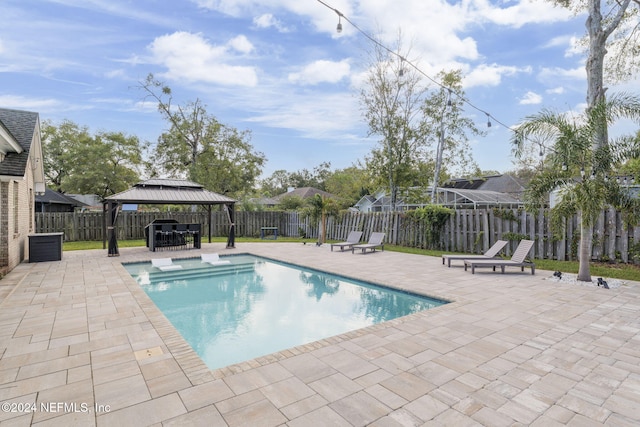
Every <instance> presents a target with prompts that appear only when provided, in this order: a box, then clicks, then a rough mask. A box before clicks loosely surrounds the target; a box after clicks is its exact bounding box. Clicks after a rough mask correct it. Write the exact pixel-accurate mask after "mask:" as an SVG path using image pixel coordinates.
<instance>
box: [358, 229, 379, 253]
mask: <svg viewBox="0 0 640 427" xmlns="http://www.w3.org/2000/svg"><path fill="white" fill-rule="evenodd" d="M383 240H384V233H371V236H370V237H369V241H368V242H367V243H363V244H361V245H353V246H351V253H354V252H355V250H356V249H361V250H362V253H363V254H365V253H367V251H368V250H369V251H371V252H375V251H376V249H378V248H380V250H382V251H384V243H382V241H383Z"/></svg>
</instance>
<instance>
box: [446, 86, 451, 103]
mask: <svg viewBox="0 0 640 427" xmlns="http://www.w3.org/2000/svg"><path fill="white" fill-rule="evenodd" d="M447 107H451V88H449V97H448V99H447Z"/></svg>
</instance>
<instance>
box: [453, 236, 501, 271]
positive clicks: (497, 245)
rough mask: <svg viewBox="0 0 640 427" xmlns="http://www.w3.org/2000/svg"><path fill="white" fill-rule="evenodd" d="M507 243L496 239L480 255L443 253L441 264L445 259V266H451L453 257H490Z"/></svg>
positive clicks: (496, 253)
mask: <svg viewBox="0 0 640 427" xmlns="http://www.w3.org/2000/svg"><path fill="white" fill-rule="evenodd" d="M506 244H507V241H506V240H498V241H497V242H495V243H494V244H493V246H491V247H490V248H489V249H488V250H487V251H486V252H485V253H484V254H482V255H465V254H444V255H442V265H444V262H445V260H446V261H447V267H451V261H452V260H454V259H459V260H465V259H491V258H495V256H496V255H498V252H500V251H501V250H502V248H504V247H505V246H506Z"/></svg>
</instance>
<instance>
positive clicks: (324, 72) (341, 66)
mask: <svg viewBox="0 0 640 427" xmlns="http://www.w3.org/2000/svg"><path fill="white" fill-rule="evenodd" d="M350 71H351V66H350V65H349V61H348V60H346V59H345V60H342V61H340V62H335V61H326V60H319V61H315V62H312V63H311V64H308V65H307V66H305V67H304V68H303V69H302V70H301V71H299V72H297V73H291V74H289V81H290V82H293V83H300V84H306V85H315V84H318V83H323V82H328V83H337V82H339V81H340V80H342V79H343V78H345V77H347V76H348V75H349V72H350Z"/></svg>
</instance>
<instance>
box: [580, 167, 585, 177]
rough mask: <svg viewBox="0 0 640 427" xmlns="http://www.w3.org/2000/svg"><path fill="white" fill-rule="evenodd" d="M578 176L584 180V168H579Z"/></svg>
mask: <svg viewBox="0 0 640 427" xmlns="http://www.w3.org/2000/svg"><path fill="white" fill-rule="evenodd" d="M580 176H581V177H583V178H584V166H582V167H581V168H580Z"/></svg>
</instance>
